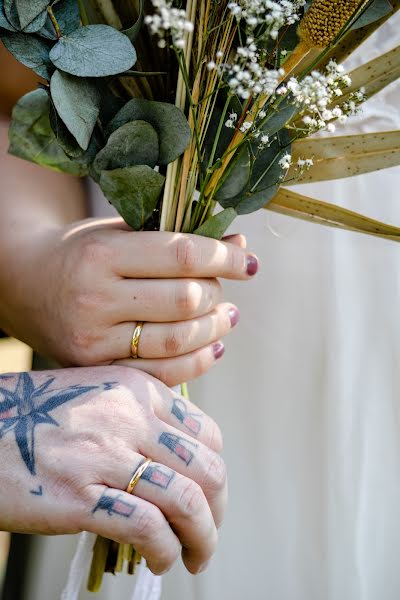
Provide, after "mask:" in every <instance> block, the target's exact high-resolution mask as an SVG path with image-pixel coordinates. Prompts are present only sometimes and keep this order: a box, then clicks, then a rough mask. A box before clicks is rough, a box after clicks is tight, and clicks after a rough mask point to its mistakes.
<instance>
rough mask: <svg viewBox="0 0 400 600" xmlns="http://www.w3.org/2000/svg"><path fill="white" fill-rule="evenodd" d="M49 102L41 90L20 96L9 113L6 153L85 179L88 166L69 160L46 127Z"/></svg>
mask: <svg viewBox="0 0 400 600" xmlns="http://www.w3.org/2000/svg"><path fill="white" fill-rule="evenodd" d="M49 111H50V100H49V97H48V94H47V92H46V91H45V90H43V89H38V90H35V91H34V92H30V93H29V94H26V95H25V96H23V97H22V98H21V99H20V100H19V102H18V103H17V104H16V106H15V107H14V110H13V114H12V121H11V126H10V132H9V138H10V147H9V152H10V154H13V155H14V156H18V157H19V158H23V159H25V160H29V161H31V162H33V163H36V164H38V165H41V166H43V167H48V168H50V169H53V170H54V171H62V172H64V173H69V174H71V175H78V176H81V177H82V176H85V175H87V174H88V171H89V169H88V166H87V164H84V162H78V161H72V160H70V158H69V157H68V156H67V155H66V154H65V152H64V151H63V150H62V148H61V147H60V146H59V145H58V143H57V140H56V138H55V136H54V133H53V131H52V129H51V126H50V120H49Z"/></svg>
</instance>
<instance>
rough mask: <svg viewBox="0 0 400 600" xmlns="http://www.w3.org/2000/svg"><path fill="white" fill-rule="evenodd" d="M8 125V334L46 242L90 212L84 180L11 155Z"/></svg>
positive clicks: (1, 199)
mask: <svg viewBox="0 0 400 600" xmlns="http://www.w3.org/2000/svg"><path fill="white" fill-rule="evenodd" d="M8 125H9V122H8V120H7V119H6V118H4V117H3V118H1V119H0V181H1V187H0V327H3V328H5V329H8V330H9V329H10V328H11V329H12V317H11V315H10V314H9V306H10V304H11V303H14V302H15V300H16V295H18V294H19V293H20V292H21V293H23V291H22V290H21V287H22V284H23V281H24V274H25V271H26V269H30V268H31V266H32V265H31V261H34V260H35V254H36V251H37V250H38V248H39V246H40V245H41V243H42V241H43V240H44V239H45V237H46V236H47V235H48V233H49V232H51V231H52V230H55V229H58V228H60V227H63V226H65V225H66V224H68V223H70V222H73V221H79V220H80V219H83V218H84V217H85V216H86V207H85V191H84V186H83V185H82V182H81V180H79V179H77V178H73V177H70V176H67V175H64V174H60V173H55V172H52V171H48V170H46V169H43V168H41V167H39V166H36V165H33V164H31V163H28V162H25V161H23V160H20V159H17V158H14V157H12V156H10V155H8V153H7V147H8V135H7V132H8ZM42 266H43V265H42Z"/></svg>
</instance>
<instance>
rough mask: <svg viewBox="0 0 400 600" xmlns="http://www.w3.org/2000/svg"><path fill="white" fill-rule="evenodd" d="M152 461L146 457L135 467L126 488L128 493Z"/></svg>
mask: <svg viewBox="0 0 400 600" xmlns="http://www.w3.org/2000/svg"><path fill="white" fill-rule="evenodd" d="M152 462H153V461H152V460H151V458H146V460H145V461H144V462H143V463H142V464H141V465H140V466H139V467H138V468H137V469H136V471H135V472H134V474H133V475H132V479H131V480H130V482H129V485H128V487H127V488H126V491H127V493H128V494H132V492H133V490H134V489H135V487H136V486H137V484H138V483H139V479H140V478H141V477H142V475H143V474H144V472H145V471H146V470H147V468H148V467H149V466H150V464H151V463H152Z"/></svg>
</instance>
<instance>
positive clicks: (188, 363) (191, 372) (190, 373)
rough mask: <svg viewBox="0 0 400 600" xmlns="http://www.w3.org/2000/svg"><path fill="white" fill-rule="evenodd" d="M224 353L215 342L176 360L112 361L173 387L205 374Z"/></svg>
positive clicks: (220, 345) (219, 343)
mask: <svg viewBox="0 0 400 600" xmlns="http://www.w3.org/2000/svg"><path fill="white" fill-rule="evenodd" d="M224 352H225V347H224V345H223V343H222V342H215V343H214V344H211V345H210V346H207V347H206V348H201V350H196V351H195V352H191V353H190V354H185V355H184V356H178V357H176V358H164V359H147V360H146V359H140V358H139V359H135V360H134V359H125V360H117V361H114V363H113V364H114V365H119V366H122V367H130V368H132V369H139V370H140V371H144V372H146V373H148V374H149V375H152V376H153V377H155V378H156V379H159V380H160V381H162V382H163V383H165V385H167V386H169V387H173V386H175V385H179V384H180V383H182V381H191V380H192V379H196V377H200V376H201V375H204V374H205V373H207V372H208V371H209V370H210V369H211V368H212V367H213V366H214V365H215V364H216V362H217V361H218V360H220V359H221V358H222V356H223V355H224Z"/></svg>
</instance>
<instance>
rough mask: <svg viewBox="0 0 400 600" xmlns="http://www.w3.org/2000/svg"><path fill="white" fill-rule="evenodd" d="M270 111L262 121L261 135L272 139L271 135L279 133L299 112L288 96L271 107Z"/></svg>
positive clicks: (291, 98)
mask: <svg viewBox="0 0 400 600" xmlns="http://www.w3.org/2000/svg"><path fill="white" fill-rule="evenodd" d="M270 111H271V112H270V114H269V115H267V117H266V118H265V120H264V124H263V126H262V133H263V134H265V135H268V136H269V137H270V138H272V136H273V135H275V134H276V133H278V131H281V129H283V128H284V127H285V126H286V124H287V123H288V122H289V121H290V120H291V119H292V117H293V116H294V115H295V114H296V113H298V112H299V107H298V105H297V104H296V103H295V102H294V98H293V96H292V95H291V94H290V95H289V96H288V97H287V98H285V99H284V100H283V101H281V102H280V103H279V104H278V105H277V106H271V108H270Z"/></svg>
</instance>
